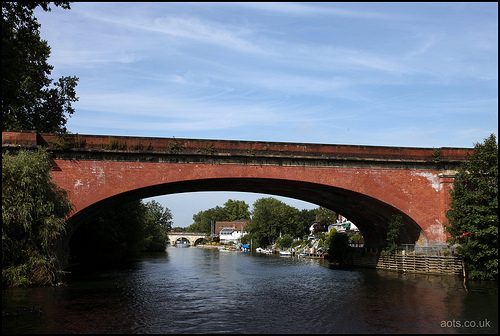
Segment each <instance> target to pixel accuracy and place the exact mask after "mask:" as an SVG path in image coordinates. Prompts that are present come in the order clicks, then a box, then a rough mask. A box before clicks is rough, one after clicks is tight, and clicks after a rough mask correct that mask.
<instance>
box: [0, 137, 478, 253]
mask: <svg viewBox="0 0 500 336" xmlns="http://www.w3.org/2000/svg"><path fill="white" fill-rule="evenodd" d="M22 147H26V148H35V147H46V148H48V149H49V151H50V152H51V155H52V158H53V168H54V169H53V172H52V177H53V181H54V183H56V184H57V185H58V186H59V187H61V188H63V189H65V190H67V191H68V193H69V196H70V199H71V201H72V202H73V204H74V205H75V212H74V214H73V215H72V216H71V219H70V222H72V223H73V224H74V225H75V226H76V225H78V223H79V222H80V221H81V220H82V219H83V218H85V217H86V216H89V215H90V214H92V213H95V211H97V210H99V209H101V208H105V207H107V206H110V205H114V204H117V203H121V202H125V201H127V200H133V199H139V198H144V197H150V196H157V195H163V194H169V193H170V194H172V193H177V192H186V191H206V190H214V191H215V190H220V191H222V190H228V191H249V192H259V193H267V194H270V195H282V196H287V197H292V198H297V199H302V200H306V201H309V202H312V203H316V204H318V205H323V206H325V207H327V208H330V209H332V210H335V211H337V212H339V213H341V214H343V215H345V216H346V217H348V218H349V219H351V220H353V222H355V223H356V225H357V226H358V227H360V228H361V229H362V231H364V232H363V233H364V234H365V235H366V238H367V239H368V241H369V243H370V244H373V245H379V244H381V242H382V240H385V230H386V229H387V222H388V220H389V218H390V216H391V215H392V214H398V213H399V214H401V215H403V219H404V222H405V228H406V231H405V233H404V234H403V235H402V236H401V240H402V242H404V243H414V242H415V240H416V239H419V240H421V239H423V240H426V241H427V242H429V243H430V242H435V243H437V244H445V242H446V234H445V232H444V230H443V224H445V223H446V222H447V219H446V216H445V212H446V211H447V210H448V209H449V204H450V190H451V188H452V187H453V180H454V171H455V169H456V167H457V166H458V165H460V164H461V163H462V162H463V161H464V160H466V158H467V154H468V153H471V152H472V151H473V149H467V148H409V147H382V146H356V145H333V144H306V143H279V142H262V141H260V142H259V141H234V140H200V139H169V138H145V137H110V136H103V135H68V136H67V137H65V138H62V139H61V138H59V137H58V136H57V135H54V134H41V133H37V132H26V131H21V132H9V131H5V132H2V148H13V149H18V148H22Z"/></svg>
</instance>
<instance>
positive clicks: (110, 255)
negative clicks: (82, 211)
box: [70, 201, 172, 265]
mask: <svg viewBox="0 0 500 336" xmlns="http://www.w3.org/2000/svg"><path fill="white" fill-rule="evenodd" d="M171 225H172V214H171V211H170V210H169V209H168V208H165V209H164V208H163V207H162V206H161V204H160V203H158V202H156V201H150V202H147V203H146V204H144V203H143V202H142V201H133V202H130V203H126V204H121V205H118V206H115V207H112V208H109V209H106V210H104V211H102V212H101V213H99V214H98V215H96V216H94V217H93V218H91V219H89V220H87V221H86V222H85V223H83V224H82V225H80V227H79V228H78V229H77V231H76V232H75V233H74V234H73V236H72V238H71V242H70V248H71V258H72V261H73V262H79V263H82V264H91V265H96V264H103V265H106V264H110V263H112V262H116V261H119V260H121V259H125V258H129V257H134V256H137V255H138V254H139V253H140V252H144V251H148V252H161V251H165V249H166V247H167V242H168V231H169V230H170V228H171ZM89 246H91V247H92V248H89Z"/></svg>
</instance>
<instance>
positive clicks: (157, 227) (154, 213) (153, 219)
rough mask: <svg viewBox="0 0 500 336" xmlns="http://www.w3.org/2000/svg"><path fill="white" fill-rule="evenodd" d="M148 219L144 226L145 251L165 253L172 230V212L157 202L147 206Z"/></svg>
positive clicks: (151, 202)
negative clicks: (169, 233)
mask: <svg viewBox="0 0 500 336" xmlns="http://www.w3.org/2000/svg"><path fill="white" fill-rule="evenodd" d="M145 207H146V218H145V226H144V241H143V248H142V250H143V251H150V252H161V251H165V248H166V247H167V242H168V231H169V230H170V229H171V228H172V218H173V216H172V212H171V211H170V209H168V208H165V209H163V206H162V205H161V204H160V203H158V202H156V201H150V202H148V203H146V204H145Z"/></svg>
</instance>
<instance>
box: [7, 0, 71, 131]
mask: <svg viewBox="0 0 500 336" xmlns="http://www.w3.org/2000/svg"><path fill="white" fill-rule="evenodd" d="M54 4H55V5H56V6H61V7H62V8H64V9H70V5H69V2H55V3H54ZM38 6H40V7H41V8H42V9H43V10H45V11H50V7H49V2H36V1H30V2H2V130H7V129H9V130H37V131H39V132H62V133H65V132H66V126H65V125H66V121H67V120H66V119H67V116H70V115H71V114H73V113H74V108H73V107H72V105H71V104H72V103H73V102H76V101H78V98H77V97H76V92H75V88H76V85H77V82H78V78H77V77H70V76H68V77H61V78H60V79H59V80H58V81H56V82H55V83H54V84H53V85H51V84H52V82H53V79H51V78H49V76H50V74H51V72H52V69H53V66H51V65H49V64H48V63H47V60H48V58H49V56H50V47H49V45H48V43H47V41H44V40H42V39H41V38H40V31H39V28H40V24H39V23H38V22H37V19H36V18H35V16H34V9H35V8H36V7H38Z"/></svg>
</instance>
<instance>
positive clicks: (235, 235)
mask: <svg viewBox="0 0 500 336" xmlns="http://www.w3.org/2000/svg"><path fill="white" fill-rule="evenodd" d="M247 224H248V221H247V220H236V221H232V222H215V230H214V233H215V234H216V235H218V236H219V241H220V242H221V243H229V242H234V243H236V242H238V241H239V240H240V239H241V237H242V236H243V235H244V234H245V233H246V232H245V227H246V226H247Z"/></svg>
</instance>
